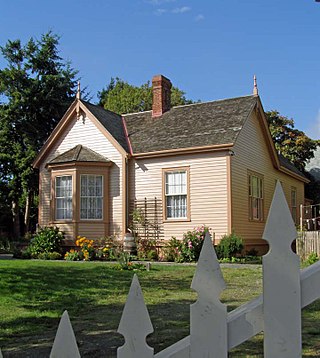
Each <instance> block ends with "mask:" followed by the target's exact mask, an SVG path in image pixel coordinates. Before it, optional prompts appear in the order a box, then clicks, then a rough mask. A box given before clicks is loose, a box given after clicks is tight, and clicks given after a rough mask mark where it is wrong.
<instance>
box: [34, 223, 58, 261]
mask: <svg viewBox="0 0 320 358" xmlns="http://www.w3.org/2000/svg"><path fill="white" fill-rule="evenodd" d="M63 239H64V235H63V233H62V232H61V231H60V230H59V228H57V227H43V228H40V229H39V231H38V232H37V233H36V234H35V235H34V236H33V238H32V239H31V243H30V245H29V247H28V251H29V252H30V254H31V256H32V257H34V258H37V257H38V255H39V254H41V253H48V252H60V251H61V243H62V240H63Z"/></svg>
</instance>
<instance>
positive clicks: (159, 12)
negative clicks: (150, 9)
mask: <svg viewBox="0 0 320 358" xmlns="http://www.w3.org/2000/svg"><path fill="white" fill-rule="evenodd" d="M166 12H167V10H166V9H157V10H156V11H155V12H154V13H155V14H156V15H158V16H161V15H162V14H164V13H166Z"/></svg>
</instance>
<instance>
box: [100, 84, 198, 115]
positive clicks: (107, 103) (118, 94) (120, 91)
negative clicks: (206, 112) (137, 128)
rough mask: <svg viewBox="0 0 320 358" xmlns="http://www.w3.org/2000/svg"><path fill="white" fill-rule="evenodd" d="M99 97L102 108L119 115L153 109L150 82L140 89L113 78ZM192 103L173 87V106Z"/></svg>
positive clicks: (183, 93)
mask: <svg viewBox="0 0 320 358" xmlns="http://www.w3.org/2000/svg"><path fill="white" fill-rule="evenodd" d="M98 97H99V100H100V101H99V104H100V105H101V106H103V107H104V108H105V109H108V110H110V111H112V112H115V113H119V114H123V113H134V112H142V111H148V110H151V109H152V87H151V85H150V82H149V81H148V82H147V83H144V84H143V85H141V86H140V87H138V86H133V85H130V84H129V83H128V82H125V81H123V80H122V79H120V78H118V77H116V78H111V80H110V83H109V84H108V85H107V88H106V89H103V90H102V91H101V92H99V93H98ZM191 103H193V102H192V101H191V100H188V99H186V97H185V92H183V91H181V90H180V89H179V88H177V87H174V86H173V87H172V89H171V105H172V106H178V105H183V104H191Z"/></svg>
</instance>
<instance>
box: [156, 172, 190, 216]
mask: <svg viewBox="0 0 320 358" xmlns="http://www.w3.org/2000/svg"><path fill="white" fill-rule="evenodd" d="M170 173H171V174H174V173H185V179H186V191H185V194H182V193H179V194H167V174H170ZM173 196H175V197H177V196H185V198H186V216H179V217H169V216H168V206H167V198H168V197H173ZM189 197H190V191H189V167H182V168H168V169H163V198H164V220H165V221H188V220H190V205H189Z"/></svg>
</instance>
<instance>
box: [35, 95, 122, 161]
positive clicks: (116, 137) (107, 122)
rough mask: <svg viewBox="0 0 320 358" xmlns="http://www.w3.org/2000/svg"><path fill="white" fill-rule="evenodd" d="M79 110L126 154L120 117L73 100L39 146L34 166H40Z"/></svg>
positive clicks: (89, 104)
mask: <svg viewBox="0 0 320 358" xmlns="http://www.w3.org/2000/svg"><path fill="white" fill-rule="evenodd" d="M81 112H82V114H83V115H85V116H88V117H89V118H90V119H91V120H92V122H93V123H94V124H95V125H96V126H97V128H98V129H99V130H100V131H101V132H102V133H103V134H104V135H105V137H106V138H107V139H108V140H109V141H110V142H111V143H112V144H113V145H114V147H116V149H117V150H118V151H119V152H120V153H121V154H122V155H124V156H125V155H127V153H128V144H127V141H126V135H125V131H124V126H123V122H122V117H121V116H119V115H118V114H116V113H113V112H110V111H106V110H104V109H103V108H101V107H99V106H96V105H93V104H91V103H88V102H84V101H80V100H75V101H74V102H73V103H72V104H71V106H70V107H69V108H68V110H67V111H66V113H65V114H64V116H63V117H62V119H61V120H60V121H59V123H58V124H57V126H56V127H55V129H54V130H53V132H52V133H51V135H50V136H49V138H48V139H47V141H46V142H45V144H44V145H43V147H42V148H41V150H40V152H39V153H38V155H37V157H36V158H35V160H34V162H33V166H34V167H36V168H38V167H39V166H40V164H41V163H42V161H43V160H44V158H46V157H47V154H48V153H49V152H50V150H51V148H52V146H53V145H54V144H55V143H56V142H57V141H58V140H59V138H60V136H61V135H62V133H64V131H65V129H66V128H67V127H68V124H69V123H70V122H71V121H72V120H73V119H74V116H75V115H78V114H80V113H81Z"/></svg>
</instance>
